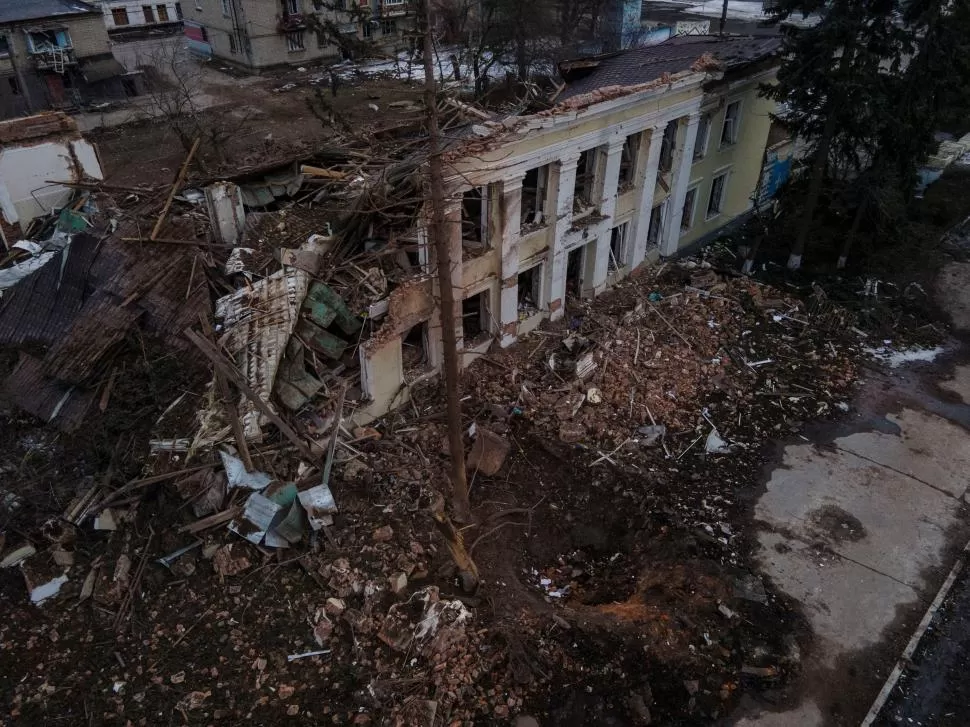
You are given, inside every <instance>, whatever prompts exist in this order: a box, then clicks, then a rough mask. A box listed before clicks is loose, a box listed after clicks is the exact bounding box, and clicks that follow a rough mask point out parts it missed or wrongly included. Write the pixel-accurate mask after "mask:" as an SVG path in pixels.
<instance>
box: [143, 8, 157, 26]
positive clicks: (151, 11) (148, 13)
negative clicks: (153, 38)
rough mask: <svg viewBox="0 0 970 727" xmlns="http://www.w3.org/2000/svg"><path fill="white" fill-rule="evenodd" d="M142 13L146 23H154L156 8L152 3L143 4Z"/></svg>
mask: <svg viewBox="0 0 970 727" xmlns="http://www.w3.org/2000/svg"><path fill="white" fill-rule="evenodd" d="M141 14H142V16H143V18H144V21H145V24H146V25H152V24H154V23H155V8H153V7H152V6H151V5H142V6H141Z"/></svg>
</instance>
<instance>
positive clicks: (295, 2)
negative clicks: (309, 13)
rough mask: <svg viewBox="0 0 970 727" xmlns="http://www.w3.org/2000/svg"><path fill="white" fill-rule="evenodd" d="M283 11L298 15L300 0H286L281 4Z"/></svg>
mask: <svg viewBox="0 0 970 727" xmlns="http://www.w3.org/2000/svg"><path fill="white" fill-rule="evenodd" d="M283 12H285V13H286V14H287V15H298V14H299V13H300V0H286V1H285V2H284V4H283Z"/></svg>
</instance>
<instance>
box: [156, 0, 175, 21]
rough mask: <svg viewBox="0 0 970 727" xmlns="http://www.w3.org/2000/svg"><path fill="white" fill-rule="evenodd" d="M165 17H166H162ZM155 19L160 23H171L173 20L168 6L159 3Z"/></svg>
mask: <svg viewBox="0 0 970 727" xmlns="http://www.w3.org/2000/svg"><path fill="white" fill-rule="evenodd" d="M163 15H164V16H165V17H162V16H163ZM155 17H156V18H158V22H159V23H169V22H171V20H172V19H171V18H170V17H169V15H168V6H167V5H165V4H164V3H158V4H157V5H156V6H155Z"/></svg>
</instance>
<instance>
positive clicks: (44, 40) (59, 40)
mask: <svg viewBox="0 0 970 727" xmlns="http://www.w3.org/2000/svg"><path fill="white" fill-rule="evenodd" d="M127 19H128V16H127V15H125V22H126V23H127ZM73 47H74V46H73V45H72V44H71V34H70V33H68V32H67V31H66V30H32V31H30V32H29V33H27V49H28V50H29V51H30V52H31V53H49V52H51V51H52V50H54V49H56V48H65V49H67V48H73Z"/></svg>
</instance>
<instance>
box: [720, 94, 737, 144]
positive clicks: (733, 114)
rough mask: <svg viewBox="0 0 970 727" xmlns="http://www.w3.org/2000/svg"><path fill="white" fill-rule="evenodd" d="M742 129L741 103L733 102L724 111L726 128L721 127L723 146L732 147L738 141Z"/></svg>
mask: <svg viewBox="0 0 970 727" xmlns="http://www.w3.org/2000/svg"><path fill="white" fill-rule="evenodd" d="M740 127H741V102H740V101H732V102H731V103H729V104H728V105H727V108H726V109H724V126H723V127H721V146H730V145H731V144H734V143H736V142H737V140H738V130H739V129H740Z"/></svg>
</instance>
